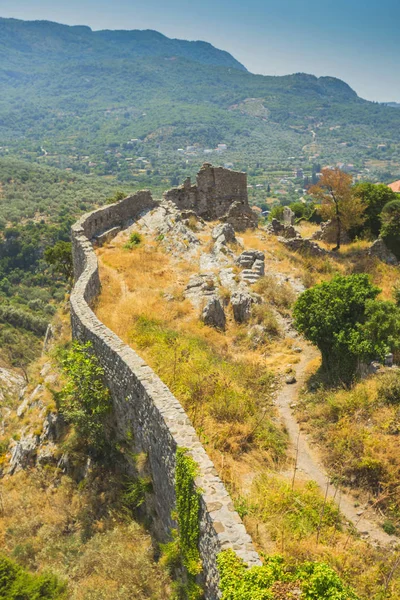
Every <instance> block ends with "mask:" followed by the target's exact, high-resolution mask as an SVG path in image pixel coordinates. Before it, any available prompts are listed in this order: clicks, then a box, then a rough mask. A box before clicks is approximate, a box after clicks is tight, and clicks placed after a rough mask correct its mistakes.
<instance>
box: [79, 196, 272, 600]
mask: <svg viewBox="0 0 400 600" xmlns="http://www.w3.org/2000/svg"><path fill="white" fill-rule="evenodd" d="M155 206H156V203H155V202H154V201H153V200H152V198H151V195H150V193H149V192H140V193H139V194H136V195H135V196H132V197H129V198H126V199H124V200H122V201H121V202H118V203H116V204H113V205H109V206H106V207H104V208H100V209H99V210H96V211H94V212H92V213H89V214H87V215H85V216H83V217H82V218H81V219H80V220H79V221H78V222H77V223H76V224H75V225H74V226H73V227H72V245H73V258H74V272H75V285H74V288H73V290H72V293H71V299H70V304H71V321H72V332H73V336H74V338H75V339H79V340H81V341H90V342H91V343H92V347H93V350H94V352H95V354H96V355H97V357H98V358H99V360H100V363H101V365H102V366H103V368H104V370H105V374H106V379H107V384H108V386H109V388H110V390H111V393H112V398H113V405H114V413H115V422H116V434H117V436H119V438H120V439H124V440H131V439H132V440H133V441H132V442H130V443H131V444H132V450H133V451H135V452H139V451H140V452H145V453H146V455H147V458H148V466H149V471H150V474H151V477H152V483H153V491H154V494H153V499H154V508H155V512H156V515H157V523H158V534H159V535H160V538H164V539H166V538H167V536H168V533H169V530H170V528H171V527H173V526H174V525H175V523H174V522H173V520H172V519H171V511H172V510H173V509H174V508H175V487H174V477H175V455H176V449H177V448H178V447H185V448H187V449H188V452H189V454H190V455H191V456H192V457H193V459H194V460H195V461H196V463H197V464H198V465H199V477H198V478H197V479H196V485H197V486H198V488H199V490H201V510H200V525H201V527H200V544H199V549H200V555H201V558H202V561H203V571H204V585H205V592H206V598H207V600H215V599H216V598H218V597H219V592H218V582H219V577H218V570H217V566H216V557H217V554H218V553H219V552H220V551H221V550H222V549H227V548H232V549H234V550H235V552H236V553H237V554H238V556H240V557H241V558H243V560H244V561H245V562H246V563H248V564H249V565H254V564H260V561H259V557H258V554H257V553H256V551H255V549H254V547H253V545H252V542H251V538H250V537H249V535H248V534H247V533H246V530H245V527H244V525H243V523H242V521H241V519H240V517H239V515H238V514H237V512H236V511H235V510H234V507H233V503H232V500H231V498H230V496H229V495H228V493H227V491H226V489H225V487H224V485H223V483H222V481H221V480H220V479H219V477H218V475H217V473H216V471H215V468H214V465H213V463H212V462H211V460H210V459H209V458H208V456H207V454H206V452H205V450H204V448H203V446H202V445H201V443H200V441H199V439H198V437H197V435H196V433H195V431H194V429H193V427H192V425H191V423H190V421H189V419H188V417H187V415H186V413H185V411H184V410H183V408H182V406H181V405H180V403H179V402H178V400H177V399H176V398H175V397H174V396H173V395H172V393H171V392H170V390H169V389H168V388H167V386H166V385H164V383H163V382H162V381H161V380H160V379H159V378H158V377H157V375H156V374H155V373H154V372H153V371H152V369H150V367H149V366H148V365H147V364H146V363H145V362H144V361H143V360H142V359H141V358H140V357H139V356H138V355H137V354H136V352H134V351H133V350H132V349H131V348H130V347H129V346H127V345H126V344H124V343H123V342H122V340H120V339H119V337H118V336H117V335H115V333H113V332H112V331H110V330H109V329H108V328H107V327H106V326H105V325H103V323H101V321H99V319H98V318H97V317H96V315H95V314H94V312H93V311H92V309H91V306H93V303H94V301H95V300H96V298H97V296H98V294H99V292H100V278H99V271H98V263H97V257H96V255H95V253H94V250H93V245H92V241H93V240H96V238H97V239H99V237H100V239H102V237H101V236H103V237H104V234H106V233H107V232H109V231H112V230H113V229H114V228H115V229H114V231H115V232H117V231H118V229H119V228H120V227H125V226H126V225H128V224H129V223H132V222H133V221H134V220H136V219H137V218H138V217H139V216H140V215H142V214H144V213H146V212H148V211H150V210H152V209H153V208H154V207H155ZM106 237H107V236H106Z"/></svg>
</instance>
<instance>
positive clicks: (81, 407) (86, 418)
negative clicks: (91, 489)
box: [56, 342, 111, 450]
mask: <svg viewBox="0 0 400 600" xmlns="http://www.w3.org/2000/svg"><path fill="white" fill-rule="evenodd" d="M90 350H91V343H90V342H87V343H86V344H80V343H79V342H74V343H73V344H72V347H71V348H70V349H69V350H67V351H66V352H65V353H64V354H63V355H62V356H61V365H62V369H63V372H64V374H65V376H66V379H67V381H66V383H65V385H64V387H63V389H62V391H61V392H60V393H59V394H57V396H56V400H57V401H58V403H59V408H60V411H61V412H62V413H63V415H64V416H65V418H66V420H67V421H69V422H70V423H72V424H73V425H74V427H75V429H76V432H77V434H78V436H79V437H80V440H81V441H83V442H84V443H85V444H87V445H88V446H89V447H92V448H93V449H96V450H101V449H103V448H104V447H105V445H106V436H105V427H104V425H105V420H106V418H107V416H108V415H109V413H110V411H111V395H110V391H109V390H108V388H107V387H106V386H105V382H104V370H103V368H102V367H101V365H100V363H99V361H98V359H97V357H96V356H95V355H93V354H91V352H90Z"/></svg>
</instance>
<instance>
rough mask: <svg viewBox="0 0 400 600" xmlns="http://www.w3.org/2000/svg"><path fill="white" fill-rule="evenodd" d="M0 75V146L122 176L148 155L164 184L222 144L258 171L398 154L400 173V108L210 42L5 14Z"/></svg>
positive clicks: (228, 157) (238, 163) (0, 23)
mask: <svg viewBox="0 0 400 600" xmlns="http://www.w3.org/2000/svg"><path fill="white" fill-rule="evenodd" d="M0 83H1V87H2V95H1V99H0V146H2V147H3V149H2V150H0V152H3V154H4V153H5V152H8V153H12V154H18V155H20V156H21V155H22V156H23V157H25V158H28V159H34V160H37V159H43V157H44V159H45V162H47V163H48V164H50V165H53V166H58V167H61V168H72V169H73V170H81V171H84V172H93V173H97V174H100V175H117V176H118V177H119V178H120V179H122V180H132V179H134V178H135V176H136V175H135V173H134V170H132V169H131V168H129V167H130V165H129V166H127V165H126V163H124V161H125V159H132V160H134V161H136V160H137V159H138V158H140V157H143V156H144V157H146V159H147V160H148V163H146V165H147V166H145V170H146V171H149V172H150V173H148V175H150V177H151V178H152V182H153V183H154V185H162V180H163V177H167V178H168V177H171V176H176V175H178V174H180V171H182V175H183V174H185V173H186V171H187V170H190V169H192V171H193V172H194V171H195V169H196V168H197V167H198V166H199V164H201V163H202V162H203V161H204V150H207V149H211V150H213V149H214V148H215V147H216V145H217V144H218V143H221V142H224V143H226V144H227V145H228V150H227V152H226V153H225V154H224V157H223V159H221V160H220V161H219V162H221V161H222V162H224V161H228V162H232V163H233V164H234V166H235V168H236V167H237V168H244V169H246V170H248V171H249V172H250V171H251V169H257V168H261V171H263V170H268V167H269V166H270V165H271V164H275V165H276V164H279V166H282V165H285V164H286V163H288V161H289V162H290V161H292V162H293V161H294V162H295V163H296V165H299V164H301V165H307V164H311V163H312V162H313V161H319V162H320V161H323V162H330V161H343V162H352V163H356V164H357V167H360V168H361V167H363V166H364V164H365V161H367V160H383V161H390V160H391V161H394V164H392V165H391V170H392V171H393V172H395V171H396V168H397V163H396V161H398V160H400V127H399V126H400V113H399V111H396V110H395V109H393V108H391V107H388V106H384V105H381V104H378V103H372V102H367V101H365V100H362V99H360V98H359V97H358V96H357V94H356V93H355V92H354V91H353V90H352V89H351V88H350V87H349V86H348V85H347V84H346V83H344V82H343V81H340V80H338V79H335V78H332V77H320V78H317V77H315V76H313V75H306V74H294V75H288V76H284V77H270V76H261V75H253V74H251V73H248V72H247V71H246V70H245V68H244V67H243V66H242V65H240V63H238V62H237V61H236V60H235V59H234V58H233V57H232V56H230V55H229V54H228V53H226V52H222V51H220V50H217V49H216V48H213V47H212V46H211V45H209V44H205V43H204V42H186V41H180V40H170V39H168V38H166V37H165V36H163V35H161V34H159V33H157V32H153V31H99V32H93V31H91V30H90V28H88V27H68V26H65V25H58V24H56V23H50V22H46V21H39V22H24V21H17V20H14V19H1V20H0ZM132 139H133V140H136V141H135V142H134V147H133V148H131V147H129V146H130V145H132V144H131V142H130V140H132ZM124 144H128V147H124ZM186 146H194V147H195V151H194V153H192V155H191V156H189V158H188V159H187V161H186V160H182V156H180V155H178V154H177V151H178V149H179V148H183V149H185V148H186ZM4 148H6V150H5V149H4ZM43 148H44V150H43ZM116 148H118V151H117V152H116V150H115V149H116ZM125 150H126V152H125ZM116 153H120V154H121V156H117V157H115V154H116ZM82 156H85V157H87V158H83V157H82ZM289 157H290V158H289ZM214 162H215V160H214ZM89 163H96V164H95V165H92V166H90V165H89ZM118 163H120V164H118ZM123 163H124V164H123ZM187 165H189V166H187Z"/></svg>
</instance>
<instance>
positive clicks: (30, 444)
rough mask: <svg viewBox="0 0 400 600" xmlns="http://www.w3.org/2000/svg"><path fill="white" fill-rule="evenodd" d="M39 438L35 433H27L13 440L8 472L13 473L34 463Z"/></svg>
mask: <svg viewBox="0 0 400 600" xmlns="http://www.w3.org/2000/svg"><path fill="white" fill-rule="evenodd" d="M38 446H39V438H38V436H37V435H33V434H30V435H27V436H26V437H23V438H21V440H19V441H18V442H15V443H14V445H13V446H12V447H11V457H10V464H9V469H8V473H9V474H10V475H14V473H17V472H18V471H21V470H22V469H27V468H28V467H33V466H34V465H35V463H36V455H37V449H38Z"/></svg>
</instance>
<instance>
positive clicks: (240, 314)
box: [231, 290, 254, 323]
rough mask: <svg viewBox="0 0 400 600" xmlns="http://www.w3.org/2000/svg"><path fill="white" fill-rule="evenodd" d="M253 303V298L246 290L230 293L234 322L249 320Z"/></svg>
mask: <svg viewBox="0 0 400 600" xmlns="http://www.w3.org/2000/svg"><path fill="white" fill-rule="evenodd" d="M253 304H254V298H253V297H252V296H251V295H250V294H248V293H246V292H243V291H241V290H238V291H236V292H234V293H233V294H232V296H231V305H232V310H233V318H234V319H235V321H236V323H246V322H247V321H248V320H249V318H250V316H251V307H252V306H253Z"/></svg>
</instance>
